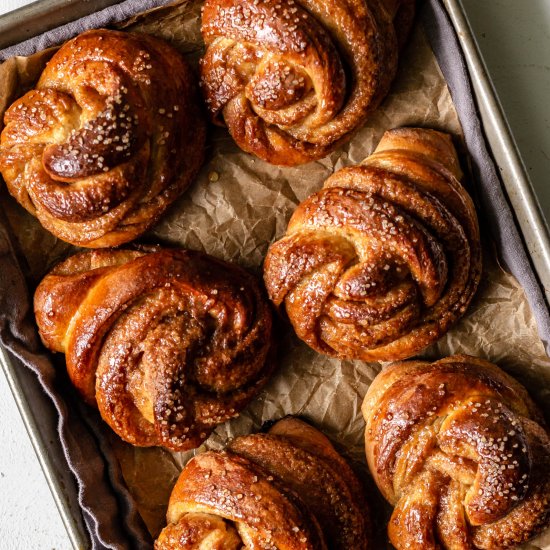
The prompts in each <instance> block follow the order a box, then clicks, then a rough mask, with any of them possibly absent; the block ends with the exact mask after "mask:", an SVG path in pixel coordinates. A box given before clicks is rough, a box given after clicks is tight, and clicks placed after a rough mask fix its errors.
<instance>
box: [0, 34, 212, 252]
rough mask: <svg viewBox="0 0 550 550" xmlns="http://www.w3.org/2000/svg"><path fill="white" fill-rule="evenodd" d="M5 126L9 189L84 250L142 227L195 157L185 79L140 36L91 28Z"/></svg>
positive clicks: (188, 178)
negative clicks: (168, 75) (83, 247)
mask: <svg viewBox="0 0 550 550" xmlns="http://www.w3.org/2000/svg"><path fill="white" fill-rule="evenodd" d="M167 74H170V78H166V75H167ZM4 123H5V128H4V130H3V132H2V135H1V138H0V172H1V173H2V175H3V177H4V180H5V181H6V184H7V186H8V189H9V191H10V193H11V194H12V195H13V196H14V197H15V198H16V199H17V201H18V202H19V203H20V204H22V205H23V206H24V207H25V208H26V209H27V210H28V211H29V212H30V213H31V214H33V215H34V216H36V217H37V218H38V219H39V220H40V223H41V224H42V225H43V226H44V227H45V228H46V229H47V230H48V231H50V232H51V233H53V234H54V235H55V236H57V237H59V238H60V239H62V240H64V241H67V242H69V243H72V244H75V245H79V246H85V247H90V248H99V247H109V246H117V245H120V244H122V243H125V242H128V241H130V240H132V239H134V238H136V237H137V236H138V235H140V234H141V233H143V232H144V231H146V230H147V229H148V228H149V227H150V226H151V225H153V224H154V223H155V222H156V221H157V220H158V219H159V217H160V216H161V215H162V213H163V212H164V211H165V210H166V208H167V207H168V206H169V205H170V204H171V203H172V202H173V201H174V200H175V199H176V198H177V197H178V196H179V195H181V193H182V192H183V191H184V190H185V189H186V188H187V187H188V186H189V185H190V183H191V182H192V180H193V178H194V177H195V175H196V174H197V172H198V170H199V168H200V166H201V164H202V161H203V157H204V143H205V132H206V130H205V122H204V120H203V116H202V113H201V109H200V107H199V103H198V94H197V90H196V87H195V85H194V77H193V75H192V73H191V71H190V69H189V67H188V66H187V64H186V63H185V61H184V60H183V58H182V57H181V55H180V54H179V53H178V52H177V51H176V50H175V49H173V48H172V47H171V46H169V45H168V44H167V43H165V42H164V41H162V40H159V39H157V38H154V37H151V36H147V35H139V34H131V33H123V32H117V31H109V30H93V31H88V32H85V33H83V34H81V35H79V36H77V37H76V38H74V39H73V40H70V41H69V42H67V43H66V44H65V45H64V46H62V47H61V49H60V50H59V51H58V52H57V53H56V54H55V55H54V56H53V57H52V59H51V60H50V62H49V63H48V64H47V66H46V68H45V69H44V71H43V73H42V75H41V77H40V79H39V81H38V83H37V85H36V88H35V89H34V90H31V91H30V92H28V93H26V94H25V95H24V96H23V97H21V98H20V99H18V100H17V101H16V102H15V103H13V105H11V107H10V108H9V109H8V110H7V111H6V114H5V116H4Z"/></svg>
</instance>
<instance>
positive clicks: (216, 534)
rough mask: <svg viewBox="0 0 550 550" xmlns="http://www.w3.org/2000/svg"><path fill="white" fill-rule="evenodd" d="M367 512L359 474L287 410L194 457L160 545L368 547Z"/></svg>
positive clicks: (301, 549) (165, 549) (293, 549)
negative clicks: (267, 426) (260, 430)
mask: <svg viewBox="0 0 550 550" xmlns="http://www.w3.org/2000/svg"><path fill="white" fill-rule="evenodd" d="M368 515H369V512H368V509H367V506H366V504H365V499H364V496H363V493H362V488H361V486H360V483H359V481H358V480H357V478H356V477H355V475H354V474H353V472H352V470H351V469H350V467H349V466H348V464H347V463H346V462H345V460H344V459H343V458H342V457H341V456H340V455H339V454H338V453H337V452H336V451H335V450H334V448H333V447H332V445H331V443H330V442H329V441H328V439H327V438H326V437H325V436H324V435H323V434H321V433H320V432H319V431H318V430H316V429H315V428H312V427H311V426H309V425H307V424H305V423H304V422H302V421H300V420H298V419H295V418H286V419H283V420H281V421H279V422H278V423H277V424H275V426H273V428H272V429H271V430H270V432H269V433H267V434H255V435H250V436H244V437H239V438H237V439H235V440H233V441H232V442H231V443H230V445H229V447H228V448H227V450H225V451H223V452H213V451H211V452H207V453H204V454H201V455H198V456H197V457H195V458H193V459H192V460H191V461H190V462H189V463H188V464H187V465H186V466H185V468H184V469H183V471H182V473H181V475H180V477H179V479H178V482H177V483H176V486H175V487H174V490H173V492H172V496H171V497H170V503H169V505H168V513H167V520H168V526H167V527H166V528H165V529H164V530H163V532H162V533H161V535H160V536H159V538H158V540H157V541H156V544H155V549H156V550H182V549H186V550H188V549H189V550H190V549H192V548H197V549H198V548H223V549H228V550H229V549H231V550H232V549H237V548H239V549H240V548H246V549H251V550H252V549H256V548H258V549H259V548H277V549H278V550H307V549H311V550H323V549H334V550H349V549H350V548H354V549H356V550H364V549H366V548H367V547H368V538H369V522H368ZM224 520H225V521H224ZM205 525H207V526H206V527H205ZM199 529H200V535H194V537H193V540H192V543H191V537H190V535H189V533H191V532H194V533H197V532H198V531H199ZM211 540H216V543H217V544H218V545H219V546H215V545H209V544H208V543H210V542H211ZM201 544H202V546H201Z"/></svg>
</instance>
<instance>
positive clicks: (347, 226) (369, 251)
mask: <svg viewBox="0 0 550 550" xmlns="http://www.w3.org/2000/svg"><path fill="white" fill-rule="evenodd" d="M460 177H461V173H460V168H459V164H458V160H457V156H456V151H455V149H454V147H453V144H452V141H451V139H450V137H449V136H448V135H446V134H443V133H440V132H435V131H433V130H424V129H413V128H401V129H396V130H390V131H388V132H386V133H385V134H384V136H383V138H382V140H381V141H380V143H379V145H378V147H377V149H376V151H375V152H374V153H373V154H372V155H371V156H370V157H368V158H367V159H366V160H365V161H364V162H363V163H362V164H361V165H359V166H354V167H350V168H344V169H343V170H340V171H338V172H336V173H335V174H334V175H333V176H331V177H330V178H329V179H328V180H327V181H326V183H325V185H324V188H323V189H322V190H321V191H319V192H317V193H315V194H314V195H312V196H311V197H309V198H308V199H306V200H305V201H304V202H302V203H301V204H300V205H299V206H298V208H297V210H296V211H295V212H294V215H293V216H292V218H291V220H290V223H289V225H288V229H287V233H286V235H285V236H284V237H283V238H282V239H281V240H279V241H278V242H276V243H275V244H273V245H272V246H271V247H270V249H269V251H268V254H267V257H266V260H265V266H264V279H265V283H266V286H267V290H268V293H269V296H270V298H271V299H272V300H273V302H274V303H275V304H276V305H277V306H280V305H282V304H284V306H285V308H286V312H287V314H288V317H289V318H290V321H291V322H292V324H293V326H294V329H295V330H296V333H297V334H298V336H299V337H300V338H301V339H302V340H304V341H305V342H307V343H308V344H309V345H310V346H311V347H312V348H314V349H316V350H317V351H319V352H321V353H326V354H328V355H333V356H336V357H341V358H348V359H350V358H354V359H362V360H366V361H368V360H381V361H389V360H396V359H405V358H407V357H411V356H412V355H414V354H415V353H417V352H419V351H420V350H422V349H423V348H425V347H426V346H428V345H429V344H432V343H433V342H435V341H436V340H437V339H438V338H439V337H441V336H442V335H443V334H444V333H445V332H446V331H447V330H448V329H449V328H450V327H451V326H452V324H453V323H455V322H456V321H457V319H459V318H460V316H462V315H463V313H464V312H465V310H466V308H467V307H468V304H469V303H470V300H471V299H472V297H473V295H474V293H475V290H476V288H477V285H478V282H479V277H480V271H481V249H480V242H479V229H478V224H477V217H476V213H475V209H474V206H473V203H472V200H471V199H470V197H469V195H468V194H467V193H466V191H465V190H464V188H463V187H462V186H461V185H460V183H459V179H460Z"/></svg>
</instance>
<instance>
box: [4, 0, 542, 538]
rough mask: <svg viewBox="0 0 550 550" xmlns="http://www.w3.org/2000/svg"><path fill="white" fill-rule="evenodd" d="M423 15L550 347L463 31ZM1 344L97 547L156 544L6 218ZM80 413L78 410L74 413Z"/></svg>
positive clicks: (66, 32) (443, 17)
mask: <svg viewBox="0 0 550 550" xmlns="http://www.w3.org/2000/svg"><path fill="white" fill-rule="evenodd" d="M165 3H166V2H165V1H164V0H126V1H124V2H121V3H120V4H117V5H116V6H113V7H110V8H107V9H104V10H102V11H100V12H98V13H96V14H93V15H91V16H89V17H85V18H83V19H80V20H78V21H75V22H73V23H69V24H67V25H64V26H62V27H59V28H57V29H55V30H52V31H49V32H47V33H45V34H43V35H41V36H38V37H36V38H33V39H31V40H27V41H25V42H23V43H22V44H19V45H16V46H11V47H9V48H7V49H4V50H1V51H0V59H6V58H8V57H11V56H13V55H30V54H32V53H34V52H36V51H39V50H41V49H44V48H46V47H49V46H52V45H55V44H59V43H61V42H63V41H65V40H67V39H69V38H71V37H73V36H75V35H76V34H78V33H80V32H82V31H84V30H87V29H90V28H97V27H104V26H108V25H109V24H112V23H115V22H117V21H121V20H124V19H126V18H128V17H131V16H132V15H135V14H136V13H139V12H141V11H144V10H146V9H149V8H152V7H155V6H158V5H162V4H165ZM419 17H420V18H421V20H422V23H423V24H424V26H425V28H426V31H427V34H428V37H429V39H430V42H431V45H432V48H433V49H434V52H435V54H436V56H437V59H438V61H439V64H440V66H441V69H442V71H443V73H444V75H445V78H446V79H447V82H448V84H449V88H450V90H451V94H452V96H453V100H454V102H455V106H456V108H457V111H458V114H459V117H460V121H461V123H462V127H463V130H464V135H465V139H466V145H467V147H468V150H469V153H470V155H471V159H472V166H473V172H474V176H475V179H476V183H477V185H478V187H477V190H476V191H477V193H478V196H479V197H480V200H481V205H482V208H483V218H485V220H486V222H487V223H486V224H485V226H486V229H489V230H491V231H492V234H493V235H492V236H493V238H494V240H495V242H496V244H497V247H498V250H499V253H500V257H501V259H502V260H503V261H504V262H505V265H506V266H507V268H508V269H509V270H510V271H511V272H512V273H513V275H514V276H515V277H516V278H517V279H518V281H519V282H520V284H521V285H522V286H523V288H524V289H525V291H526V294H527V297H528V300H529V303H530V305H531V308H532V310H533V313H534V315H535V317H536V319H537V323H538V328H539V334H540V336H541V338H542V339H543V341H544V344H545V345H546V349H547V351H548V350H549V349H550V348H549V344H550V313H549V310H548V304H547V303H546V301H545V298H544V294H543V292H542V289H541V285H540V283H539V282H538V280H537V278H536V275H535V273H534V270H533V268H532V265H531V262H530V259H529V255H528V254H527V252H526V249H525V245H524V243H523V241H522V238H521V236H520V232H519V230H518V227H517V224H516V222H515V218H514V216H513V214H512V211H511V210H510V206H509V204H508V201H507V199H506V196H505V194H504V192H503V189H502V185H501V183H500V180H499V178H498V175H497V171H496V169H495V165H494V163H493V161H492V159H491V156H490V154H489V152H488V149H487V145H486V143H485V138H484V135H483V130H482V128H481V123H480V120H479V116H478V113H477V110H476V107H475V103H474V100H473V95H472V88H471V84H470V80H469V76H468V72H467V70H466V65H465V62H464V58H463V55H462V51H461V49H460V45H459V43H458V40H457V37H456V33H455V31H454V29H453V27H452V25H451V23H450V21H449V19H448V17H447V14H446V12H445V10H444V8H443V6H442V4H441V2H440V0H427V1H426V2H425V3H424V5H423V8H422V10H421V12H420V15H419ZM0 342H1V343H2V344H3V345H4V346H5V347H6V348H7V349H8V350H9V351H11V352H12V353H13V354H14V355H16V356H17V357H18V358H19V359H20V360H21V361H22V362H23V363H25V364H26V365H27V366H28V367H30V368H31V369H33V370H34V371H35V372H36V374H37V380H38V381H39V383H40V384H41V385H42V387H43V389H44V391H45V392H46V393H47V394H48V395H49V396H50V398H51V400H52V405H53V406H54V407H55V408H56V409H57V411H58V413H59V418H60V420H59V438H60V440H61V443H62V445H63V448H64V450H65V456H66V458H67V463H68V465H69V467H70V468H71V470H72V471H73V472H74V474H75V476H76V478H77V480H78V485H79V502H80V505H81V507H82V511H83V516H84V520H85V523H86V526H87V528H88V530H89V533H90V538H91V541H92V545H93V548H94V549H104V548H105V549H107V548H109V549H111V548H113V549H127V548H151V541H150V540H149V538H148V535H147V533H146V531H145V529H144V527H143V524H142V523H141V521H140V518H139V516H138V514H137V512H136V510H135V508H134V506H133V503H132V498H131V496H130V495H129V493H128V490H127V489H126V487H125V485H124V483H123V481H122V478H121V474H120V470H119V468H118V465H117V462H116V460H114V459H113V457H112V453H111V451H110V449H109V444H108V442H107V439H106V437H105V434H104V432H103V430H104V427H103V425H102V423H100V422H97V421H96V417H95V416H94V415H93V414H92V413H91V412H90V411H88V410H87V409H86V408H85V407H79V410H78V414H75V411H74V410H73V409H72V408H71V409H69V408H68V407H67V402H66V399H64V398H63V397H62V396H61V395H59V393H58V391H57V390H56V388H55V384H54V380H55V372H54V369H53V366H52V363H51V361H50V358H49V356H48V354H47V353H46V352H45V351H44V350H43V348H42V347H41V345H40V343H39V339H38V335H37V331H36V327H35V324H34V321H33V318H32V308H31V305H30V296H29V292H28V290H27V287H26V283H25V280H24V277H23V274H22V272H21V270H20V269H19V267H18V266H17V260H16V256H15V253H14V250H13V248H12V245H11V244H10V238H9V233H8V230H7V224H6V223H5V220H4V219H2V217H0ZM71 412H72V414H71Z"/></svg>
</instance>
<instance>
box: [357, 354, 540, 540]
mask: <svg viewBox="0 0 550 550" xmlns="http://www.w3.org/2000/svg"><path fill="white" fill-rule="evenodd" d="M363 414H364V416H365V419H366V421H367V428H366V433H365V438H366V448H367V457H368V460H369V466H370V468H371V471H372V472H373V475H374V477H375V480H376V482H377V484H378V486H379V488H380V489H381V491H382V492H383V494H384V496H385V497H386V499H387V500H388V501H389V502H390V503H392V504H393V505H394V506H395V509H394V511H393V515H392V518H391V520H390V523H389V527H388V531H389V536H390V540H391V542H392V544H393V545H394V546H395V547H396V548H397V549H398V550H401V549H403V550H404V549H412V550H415V549H418V550H421V549H422V550H430V549H433V550H435V549H438V548H448V549H451V548H452V549H454V548H460V549H462V548H464V549H466V548H486V549H496V548H510V547H515V546H516V545H517V544H520V543H522V542H525V541H526V540H527V539H529V538H531V537H532V536H534V534H536V532H537V531H538V530H540V529H542V528H544V526H545V524H547V523H548V520H549V519H550V506H549V504H550V500H549V496H550V484H549V482H548V479H547V478H548V476H547V471H548V467H549V465H550V443H549V440H548V436H547V434H546V433H545V430H544V428H543V427H541V426H540V425H539V424H537V422H540V421H541V417H540V416H539V413H538V412H537V411H536V409H535V407H534V405H533V404H532V402H531V401H530V399H529V397H528V396H527V394H526V392H525V390H524V389H523V388H522V387H521V386H519V384H517V383H516V382H515V381H514V380H511V379H510V378H509V377H508V376H506V375H505V374H504V373H503V372H502V371H500V370H499V369H498V368H497V367H496V366H494V365H491V364H490V363H487V362H486V361H482V360H479V359H476V358H473V357H466V356H455V357H449V358H446V359H442V360H440V361H437V362H436V363H433V364H428V363H422V362H410V363H399V364H396V365H393V366H392V367H390V368H389V369H387V370H384V371H383V372H382V373H381V374H380V375H379V377H378V378H377V379H376V380H375V382H374V383H373V385H371V388H369V392H368V394H367V397H366V398H365V403H364V405H363Z"/></svg>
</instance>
